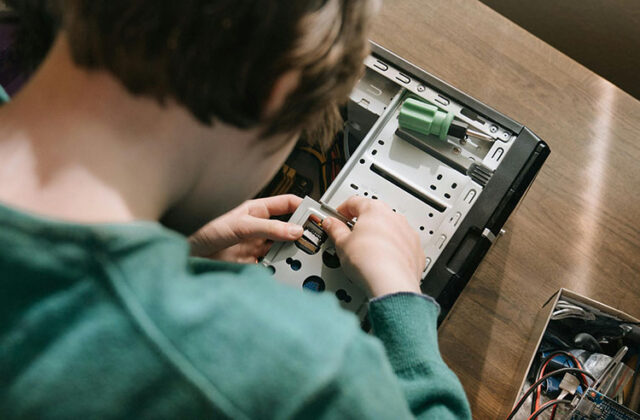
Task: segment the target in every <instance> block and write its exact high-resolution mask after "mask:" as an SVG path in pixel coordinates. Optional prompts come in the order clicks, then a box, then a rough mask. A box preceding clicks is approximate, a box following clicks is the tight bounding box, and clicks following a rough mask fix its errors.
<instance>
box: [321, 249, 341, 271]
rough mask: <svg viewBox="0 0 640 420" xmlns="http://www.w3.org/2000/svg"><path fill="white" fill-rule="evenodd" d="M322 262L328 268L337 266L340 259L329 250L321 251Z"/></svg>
mask: <svg viewBox="0 0 640 420" xmlns="http://www.w3.org/2000/svg"><path fill="white" fill-rule="evenodd" d="M322 262H323V263H324V265H326V266H327V267H329V268H338V267H340V259H339V258H338V256H337V255H336V254H335V253H331V252H329V251H324V252H323V253H322Z"/></svg>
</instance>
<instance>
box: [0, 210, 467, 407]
mask: <svg viewBox="0 0 640 420" xmlns="http://www.w3.org/2000/svg"><path fill="white" fill-rule="evenodd" d="M437 314H438V307H437V305H436V304H434V302H433V301H432V300H431V299H430V298H428V297H426V296H420V295H414V294H396V295H390V296H386V297H383V298H379V299H376V300H373V301H372V302H370V318H371V322H372V325H373V331H374V335H375V337H374V336H370V335H367V334H365V333H363V332H362V331H361V330H360V329H359V326H358V322H357V319H356V317H355V316H354V315H352V314H350V313H347V312H345V311H343V310H341V309H340V307H339V306H338V305H337V303H336V299H335V298H334V297H333V296H331V295H329V294H316V293H313V292H305V291H302V290H296V289H294V288H290V287H287V286H283V285H280V284H278V283H276V282H275V281H274V280H273V278H272V277H271V276H269V275H268V274H267V270H266V269H263V268H261V267H260V266H257V265H240V264H229V263H223V262H215V261H207V260H202V259H198V260H195V259H191V258H189V257H188V245H187V242H186V239H185V238H184V237H183V236H180V235H178V234H176V233H173V232H172V231H169V230H166V229H164V228H163V227H161V226H160V225H159V224H157V223H153V222H136V223H128V224H119V225H118V224H100V225H79V224H72V223H64V222H59V221H53V220H48V219H45V218H42V217H38V216H33V215H29V214H26V213H23V212H19V211H16V210H12V209H10V208H7V207H4V206H0V417H2V418H3V419H10V418H38V419H43V418H44V419H47V418H135V419H139V418H154V419H155V418H171V419H174V418H205V417H213V418H237V419H242V418H284V419H289V418H376V419H387V418H389V419H400V418H409V417H412V416H416V417H421V418H433V419H450V418H469V417H470V412H469V406H468V404H467V401H466V399H465V395H464V391H463V390H462V387H461V385H460V383H459V382H458V380H457V378H456V377H455V375H454V374H453V373H452V372H451V371H450V370H449V369H448V368H447V366H446V365H445V364H444V362H443V361H442V359H441V357H440V354H439V352H438V347H437V331H436V317H437Z"/></svg>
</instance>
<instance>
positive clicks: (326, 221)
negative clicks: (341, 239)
mask: <svg viewBox="0 0 640 420" xmlns="http://www.w3.org/2000/svg"><path fill="white" fill-rule="evenodd" d="M330 226H331V219H330V218H328V217H325V219H324V220H323V221H322V227H323V228H325V229H329V227H330Z"/></svg>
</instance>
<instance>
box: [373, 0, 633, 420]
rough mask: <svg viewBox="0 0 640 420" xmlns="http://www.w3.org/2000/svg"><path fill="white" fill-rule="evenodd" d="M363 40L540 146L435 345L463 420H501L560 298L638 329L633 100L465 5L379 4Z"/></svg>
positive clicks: (456, 1)
mask: <svg viewBox="0 0 640 420" xmlns="http://www.w3.org/2000/svg"><path fill="white" fill-rule="evenodd" d="M372 39H373V40H374V41H376V42H378V43H379V44H381V45H382V46H384V47H386V48H388V49H390V50H391V51H393V52H395V53H396V54H399V55H400V56H401V57H403V58H405V59H407V60H409V61H411V62H413V63H414V64H416V65H418V66H419V67H422V68H423V69H425V70H427V71H428V72H430V73H432V74H434V75H436V76H438V77H440V78H442V79H444V80H445V81H447V82H449V83H451V84H452V85H454V86H456V87H457V88H459V89H461V90H462V91H464V92H466V93H468V94H469V95H471V96H473V97H475V98H477V99H479V100H480V101H482V102H484V103H486V104H488V105H489V106H491V107H493V108H495V109H497V110H498V111H501V112H502V113H504V114H506V115H508V116H510V117H511V118H513V119H515V120H516V121H518V122H520V123H522V124H524V125H526V126H528V127H529V128H531V129H532V130H533V131H534V132H535V133H536V134H538V135H539V136H540V137H541V138H542V139H544V140H545V141H546V142H547V143H548V144H549V146H550V148H551V156H550V157H549V159H548V160H547V163H546V164H545V165H544V167H543V168H542V171H541V173H540V174H539V176H538V178H537V180H536V181H535V183H534V185H533V187H532V188H531V190H530V192H529V194H528V196H527V197H526V198H525V200H524V202H523V204H522V205H521V207H520V208H519V210H518V211H517V212H516V213H515V214H513V215H512V216H511V218H510V219H509V221H508V222H507V225H506V226H505V228H506V230H507V234H506V236H504V237H502V238H500V239H499V240H498V242H497V243H496V245H495V246H494V247H493V248H492V249H491V250H490V251H489V253H488V255H487V257H486V258H485V260H484V261H483V263H482V265H481V266H480V267H479V269H478V270H477V272H476V273H475V275H474V277H473V278H472V279H471V281H470V282H469V284H468V286H467V287H466V288H465V290H464V291H463V293H462V295H461V297H460V299H459V300H458V302H457V304H456V306H455V307H454V309H453V310H452V311H451V313H450V317H449V318H448V320H447V321H446V322H445V323H444V324H443V326H442V327H441V328H440V333H439V334H440V348H441V351H442V353H443V356H444V358H445V360H446V361H447V363H448V364H449V366H451V368H452V369H453V370H454V371H455V372H456V373H457V374H458V376H459V377H460V380H461V381H462V384H463V385H464V387H465V390H466V392H467V395H468V397H469V400H470V402H471V407H472V410H473V413H474V418H477V419H497V418H504V416H505V414H506V413H507V412H508V410H509V409H510V407H511V405H512V403H513V400H512V398H514V396H515V392H516V388H517V387H518V385H519V383H520V381H521V379H522V376H523V375H524V372H523V371H519V370H518V365H519V362H520V361H521V359H522V357H529V356H530V353H531V351H532V349H530V348H527V346H526V343H527V340H528V339H529V336H530V335H531V333H532V330H533V323H534V320H535V317H536V315H537V314H538V312H539V309H540V307H541V306H542V305H543V303H544V302H545V301H546V300H547V299H548V298H549V297H550V296H551V295H552V294H553V293H554V292H556V291H557V290H558V289H559V288H561V287H565V288H568V289H571V290H573V291H576V292H578V293H581V294H584V295H586V296H588V297H591V298H593V299H596V300H598V301H601V302H603V303H605V304H608V305H611V306H613V307H616V308H618V309H620V310H622V311H625V312H627V313H628V314H630V315H632V316H635V317H640V197H639V193H640V102H639V101H637V100H636V99H634V98H632V97H631V96H630V95H628V94H626V93H624V92H623V91H621V90H620V89H618V88H617V87H615V86H614V85H612V84H611V83H609V82H607V81H606V80H604V79H603V78H601V77H599V76H597V75H596V74H594V73H593V72H591V71H589V70H587V69H586V68H585V67H583V66H581V65H579V64H577V63H576V62H575V61H573V60H571V59H570V58H568V57H567V56H565V55H563V54H561V53H560V52H558V51H557V50H555V49H553V48H552V47H550V46H549V45H547V44H545V43H544V42H542V41H540V40H539V39H537V38H535V37H534V36H533V35H531V34H529V33H528V32H526V31H524V30H523V29H522V28H520V27H518V26H516V25H515V24H513V23H512V22H510V21H508V20H507V19H505V18H503V17H502V16H500V15H499V14H497V13H496V12H494V11H492V10H491V9H490V8H488V7H487V6H485V5H483V4H482V3H480V2H478V1H476V0H387V1H386V2H385V3H384V5H383V6H382V9H381V11H380V14H379V16H378V17H377V20H376V24H375V27H374V30H373V36H372ZM630 53H631V52H630ZM636 53H637V52H636Z"/></svg>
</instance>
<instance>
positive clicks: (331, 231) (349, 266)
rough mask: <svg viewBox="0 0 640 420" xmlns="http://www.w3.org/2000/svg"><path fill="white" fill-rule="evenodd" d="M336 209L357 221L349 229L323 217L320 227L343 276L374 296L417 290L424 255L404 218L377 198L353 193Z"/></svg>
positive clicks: (417, 238)
mask: <svg viewBox="0 0 640 420" xmlns="http://www.w3.org/2000/svg"><path fill="white" fill-rule="evenodd" d="M337 210H338V212H340V213H341V214H343V215H344V216H345V217H346V218H347V219H352V218H354V217H357V218H358V220H357V222H356V224H355V226H354V227H353V230H350V229H349V228H348V227H347V225H345V224H344V223H342V222H341V221H340V220H338V219H336V218H332V217H327V218H326V219H325V220H324V221H323V222H322V227H323V229H324V230H325V231H326V232H327V234H328V235H329V237H330V238H331V239H332V240H333V242H334V243H335V246H336V251H337V254H338V257H339V258H340V261H341V263H342V267H343V269H344V271H345V274H346V275H347V277H349V278H350V279H351V280H353V281H355V282H357V283H359V284H360V285H362V286H364V287H365V289H366V290H368V292H369V294H370V296H372V297H377V296H382V295H386V294H389V293H397V292H413V293H421V291H420V278H421V275H422V271H423V270H424V267H425V263H426V258H425V255H424V252H423V251H422V248H421V246H420V239H419V237H418V233H417V232H416V231H415V230H413V229H412V228H411V227H410V226H409V224H408V223H407V219H406V218H405V217H404V216H402V215H400V214H397V213H395V212H393V211H392V210H391V208H390V207H389V206H387V205H386V204H384V203H382V202H380V201H379V200H371V199H368V198H363V197H358V196H354V197H351V198H350V199H349V200H347V201H345V202H344V203H343V204H342V205H341V206H340V207H338V209H337Z"/></svg>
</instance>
